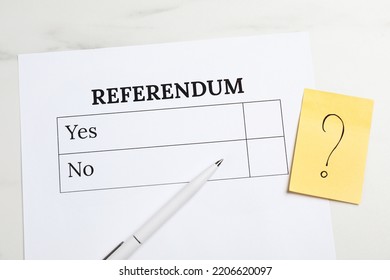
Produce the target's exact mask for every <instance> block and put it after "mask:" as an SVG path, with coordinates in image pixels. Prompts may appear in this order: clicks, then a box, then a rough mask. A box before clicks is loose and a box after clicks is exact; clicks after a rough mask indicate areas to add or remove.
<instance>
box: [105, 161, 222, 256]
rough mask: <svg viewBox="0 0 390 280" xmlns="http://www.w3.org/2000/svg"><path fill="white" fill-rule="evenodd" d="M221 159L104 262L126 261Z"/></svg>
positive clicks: (189, 195) (181, 191) (187, 197)
mask: <svg viewBox="0 0 390 280" xmlns="http://www.w3.org/2000/svg"><path fill="white" fill-rule="evenodd" d="M222 161H223V159H220V160H218V161H217V162H215V163H213V164H212V165H211V166H210V167H209V168H207V169H205V170H204V171H203V172H202V173H200V174H199V175H198V176H197V177H195V178H194V179H193V180H192V181H190V182H189V183H188V184H187V185H186V186H184V187H183V188H182V189H181V190H180V191H179V192H177V193H176V195H175V196H173V197H172V198H171V199H170V200H169V201H168V202H167V203H166V204H165V205H164V206H162V207H161V209H160V210H159V211H157V212H156V213H155V214H154V215H153V216H152V217H150V218H149V220H147V221H146V222H145V223H144V224H143V226H141V227H140V228H139V229H138V230H137V231H136V232H135V233H134V234H133V235H131V236H130V237H128V238H127V239H126V240H125V241H122V242H121V243H119V244H118V246H116V247H115V248H114V249H113V250H112V251H111V252H110V253H109V254H108V255H107V256H106V257H105V258H104V260H124V259H128V258H129V257H130V256H131V255H132V254H133V253H134V252H135V251H136V250H137V249H138V248H139V247H140V246H141V245H142V244H143V243H144V242H145V241H146V240H147V239H148V238H149V237H150V236H151V235H152V234H153V233H154V232H156V231H157V230H158V229H159V228H160V227H161V226H162V225H163V224H164V223H165V222H166V221H167V220H168V219H169V218H170V217H172V216H173V214H175V213H176V212H177V211H178V210H179V209H180V208H181V207H182V206H183V205H184V204H185V203H186V202H187V201H188V200H189V199H190V198H191V197H192V196H193V195H194V194H195V193H196V192H197V191H198V190H199V189H200V188H201V187H202V186H203V185H204V184H205V183H206V182H207V180H209V179H210V177H211V176H212V175H213V174H214V172H215V171H216V170H217V168H218V166H220V165H221V163H222Z"/></svg>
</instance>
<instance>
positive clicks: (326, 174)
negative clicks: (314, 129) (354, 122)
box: [320, 114, 344, 178]
mask: <svg viewBox="0 0 390 280" xmlns="http://www.w3.org/2000/svg"><path fill="white" fill-rule="evenodd" d="M331 116H334V117H337V118H338V119H339V120H340V121H341V124H342V125H343V129H342V131H341V136H340V139H339V141H338V142H337V144H336V146H334V148H333V150H332V151H331V152H330V154H329V156H328V160H327V161H326V166H328V164H329V159H330V156H331V155H332V153H333V152H334V150H336V148H337V146H338V145H339V144H340V142H341V139H342V138H343V136H344V122H343V120H342V119H341V118H340V117H339V116H338V115H336V114H328V115H326V116H325V118H324V119H323V121H322V130H323V131H324V132H326V130H325V121H326V120H327V119H328V118H329V117H331ZM320 175H321V177H322V178H326V177H327V176H328V172H326V171H325V170H323V171H321V173H320Z"/></svg>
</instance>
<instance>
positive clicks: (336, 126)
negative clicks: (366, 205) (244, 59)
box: [289, 89, 374, 204]
mask: <svg viewBox="0 0 390 280" xmlns="http://www.w3.org/2000/svg"><path fill="white" fill-rule="evenodd" d="M373 104H374V102H373V100H370V99H365V98H359V97H352V96H347V95H341V94H335V93H330V92H324V91H318V90H311V89H305V90H304V96H303V101H302V108H301V115H300V119H299V126H298V135H297V139H296V144H295V150H294V158H293V164H292V170H291V177H290V184H289V191H291V192H296V193H301V194H306V195H311V196H316V197H322V198H328V199H332V200H338V201H344V202H349V203H354V204H359V203H360V201H361V196H362V189H363V181H364V169H365V163H366V157H367V150H368V141H369V134H370V127H371V117H372V111H373Z"/></svg>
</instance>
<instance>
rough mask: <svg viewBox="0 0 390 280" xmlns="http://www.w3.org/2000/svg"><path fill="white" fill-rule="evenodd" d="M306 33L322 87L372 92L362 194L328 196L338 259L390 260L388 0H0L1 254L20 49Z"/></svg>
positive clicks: (17, 212)
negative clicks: (357, 200)
mask: <svg viewBox="0 0 390 280" xmlns="http://www.w3.org/2000/svg"><path fill="white" fill-rule="evenodd" d="M291 31H308V32H309V33H310V38H311V47H312V55H313V63H314V70H315V78H316V85H317V88H318V89H322V90H325V91H334V92H339V93H344V94H349V95H355V96H361V97H368V98H372V99H374V100H375V107H374V116H373V123H372V130H371V138H370V145H369V153H368V159H367V166H366V176H365V184H364V189H363V199H362V203H361V204H360V205H359V206H355V205H350V204H346V203H341V202H331V210H332V219H333V225H334V236H335V245H336V252H337V258H339V259H390V219H389V216H390V172H389V171H388V170H390V168H389V167H390V164H389V159H390V146H389V143H390V132H389V128H390V110H389V109H388V106H389V105H390V51H389V50H390V2H389V1H386V0H371V1H362V0H355V1H353V0H349V1H346V0H338V1H336V0H319V1H309V0H299V1H288V0H283V1H281V0H277V1H265V0H258V1H255V0H241V1H233V0H227V1H218V0H208V1H206V0H203V1H194V0H187V1H179V0H163V1H135V0H110V1H108V0H104V1H92V0H84V1H80V0H78V1H74V0H70V1H58V0H57V1H52V0H38V1H27V0H26V1H22V0H0V129H1V132H0V259H20V258H23V223H22V201H21V198H22V192H21V167H20V166H21V164H20V162H21V151H20V137H21V134H20V123H19V122H20V118H19V113H20V112H19V93H18V68H17V55H18V54H21V53H32V52H46V51H59V50H75V49H90V48H101V47H114V46H126V45H139V44H151V43H162V42H174V41H187V40H199V39H208V38H222V37H236V36H247V35H261V34H267V33H280V32H291Z"/></svg>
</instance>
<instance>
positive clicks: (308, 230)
mask: <svg viewBox="0 0 390 280" xmlns="http://www.w3.org/2000/svg"><path fill="white" fill-rule="evenodd" d="M19 71H20V94H21V122H22V157H23V159H22V160H23V203H24V205H23V210H24V239H25V240H24V245H25V258H26V259H102V258H103V257H104V256H105V255H106V254H107V253H108V252H109V251H111V250H112V249H113V248H114V247H115V246H116V245H117V244H118V243H119V242H121V241H122V240H124V239H126V238H127V237H128V236H129V235H131V234H132V233H133V232H134V231H135V230H136V229H137V228H138V227H139V226H140V225H142V223H143V222H144V221H145V220H146V219H147V218H148V217H149V216H150V215H152V214H153V212H155V211H157V210H158V208H159V207H160V206H161V205H162V204H164V203H165V202H166V201H167V200H169V198H170V197H171V196H172V195H173V194H174V193H175V192H176V191H177V190H178V189H180V188H181V187H183V186H184V185H185V183H186V182H188V181H190V180H191V179H192V178H193V177H195V176H196V175H198V173H199V172H200V171H202V170H203V169H205V168H206V167H207V166H209V165H210V164H212V163H213V162H215V161H217V160H219V159H221V158H223V159H224V162H223V164H222V165H221V167H220V168H219V170H218V171H217V172H216V173H215V175H214V177H213V178H212V180H211V181H210V182H208V183H207V184H206V185H205V186H204V187H203V188H202V190H201V191H200V192H199V193H198V194H197V195H196V196H195V197H194V198H193V199H192V200H190V201H189V202H188V203H187V204H186V205H185V206H184V207H183V208H182V209H181V210H180V211H178V213H177V214H175V216H173V217H172V219H170V220H169V221H168V222H167V223H166V224H165V225H164V226H163V227H162V228H161V229H160V230H159V231H157V232H156V233H155V234H154V235H153V236H152V237H151V238H150V239H149V240H148V241H147V242H146V243H145V244H143V246H142V247H141V248H140V249H139V250H138V251H137V252H136V253H135V254H134V255H133V256H132V257H133V258H134V259H331V258H334V257H335V251H334V241H333V233H332V226H331V219H330V209H329V203H328V201H326V200H321V199H317V198H312V197H306V196H300V195H296V194H291V193H288V191H287V187H288V180H289V171H290V166H291V160H292V154H293V147H294V141H295V135H296V130H297V123H298V117H299V111H300V103H301V96H302V92H303V89H304V88H305V87H312V86H313V74H312V68H311V57H310V49H309V40H308V36H307V34H305V33H294V34H280V35H268V36H262V37H249V38H237V39H219V40H210V41H199V42H188V43H175V44H161V45H148V46H134V47H121V48H110V49H98V50H86V51H69V52H55V53H43V54H28V55H21V56H19ZM209 81H212V82H209ZM209 83H210V84H209ZM177 85H179V86H180V87H181V89H184V90H185V93H183V90H182V91H180V88H179V89H178V87H177ZM210 85H211V86H213V87H212V88H211V90H210ZM126 88H128V89H126ZM94 92H95V93H96V96H95V97H94ZM218 92H220V93H219V94H217V93H218ZM100 94H102V95H100ZM186 94H187V95H188V97H187V96H186ZM194 95H195V96H194ZM99 96H100V97H99Z"/></svg>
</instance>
